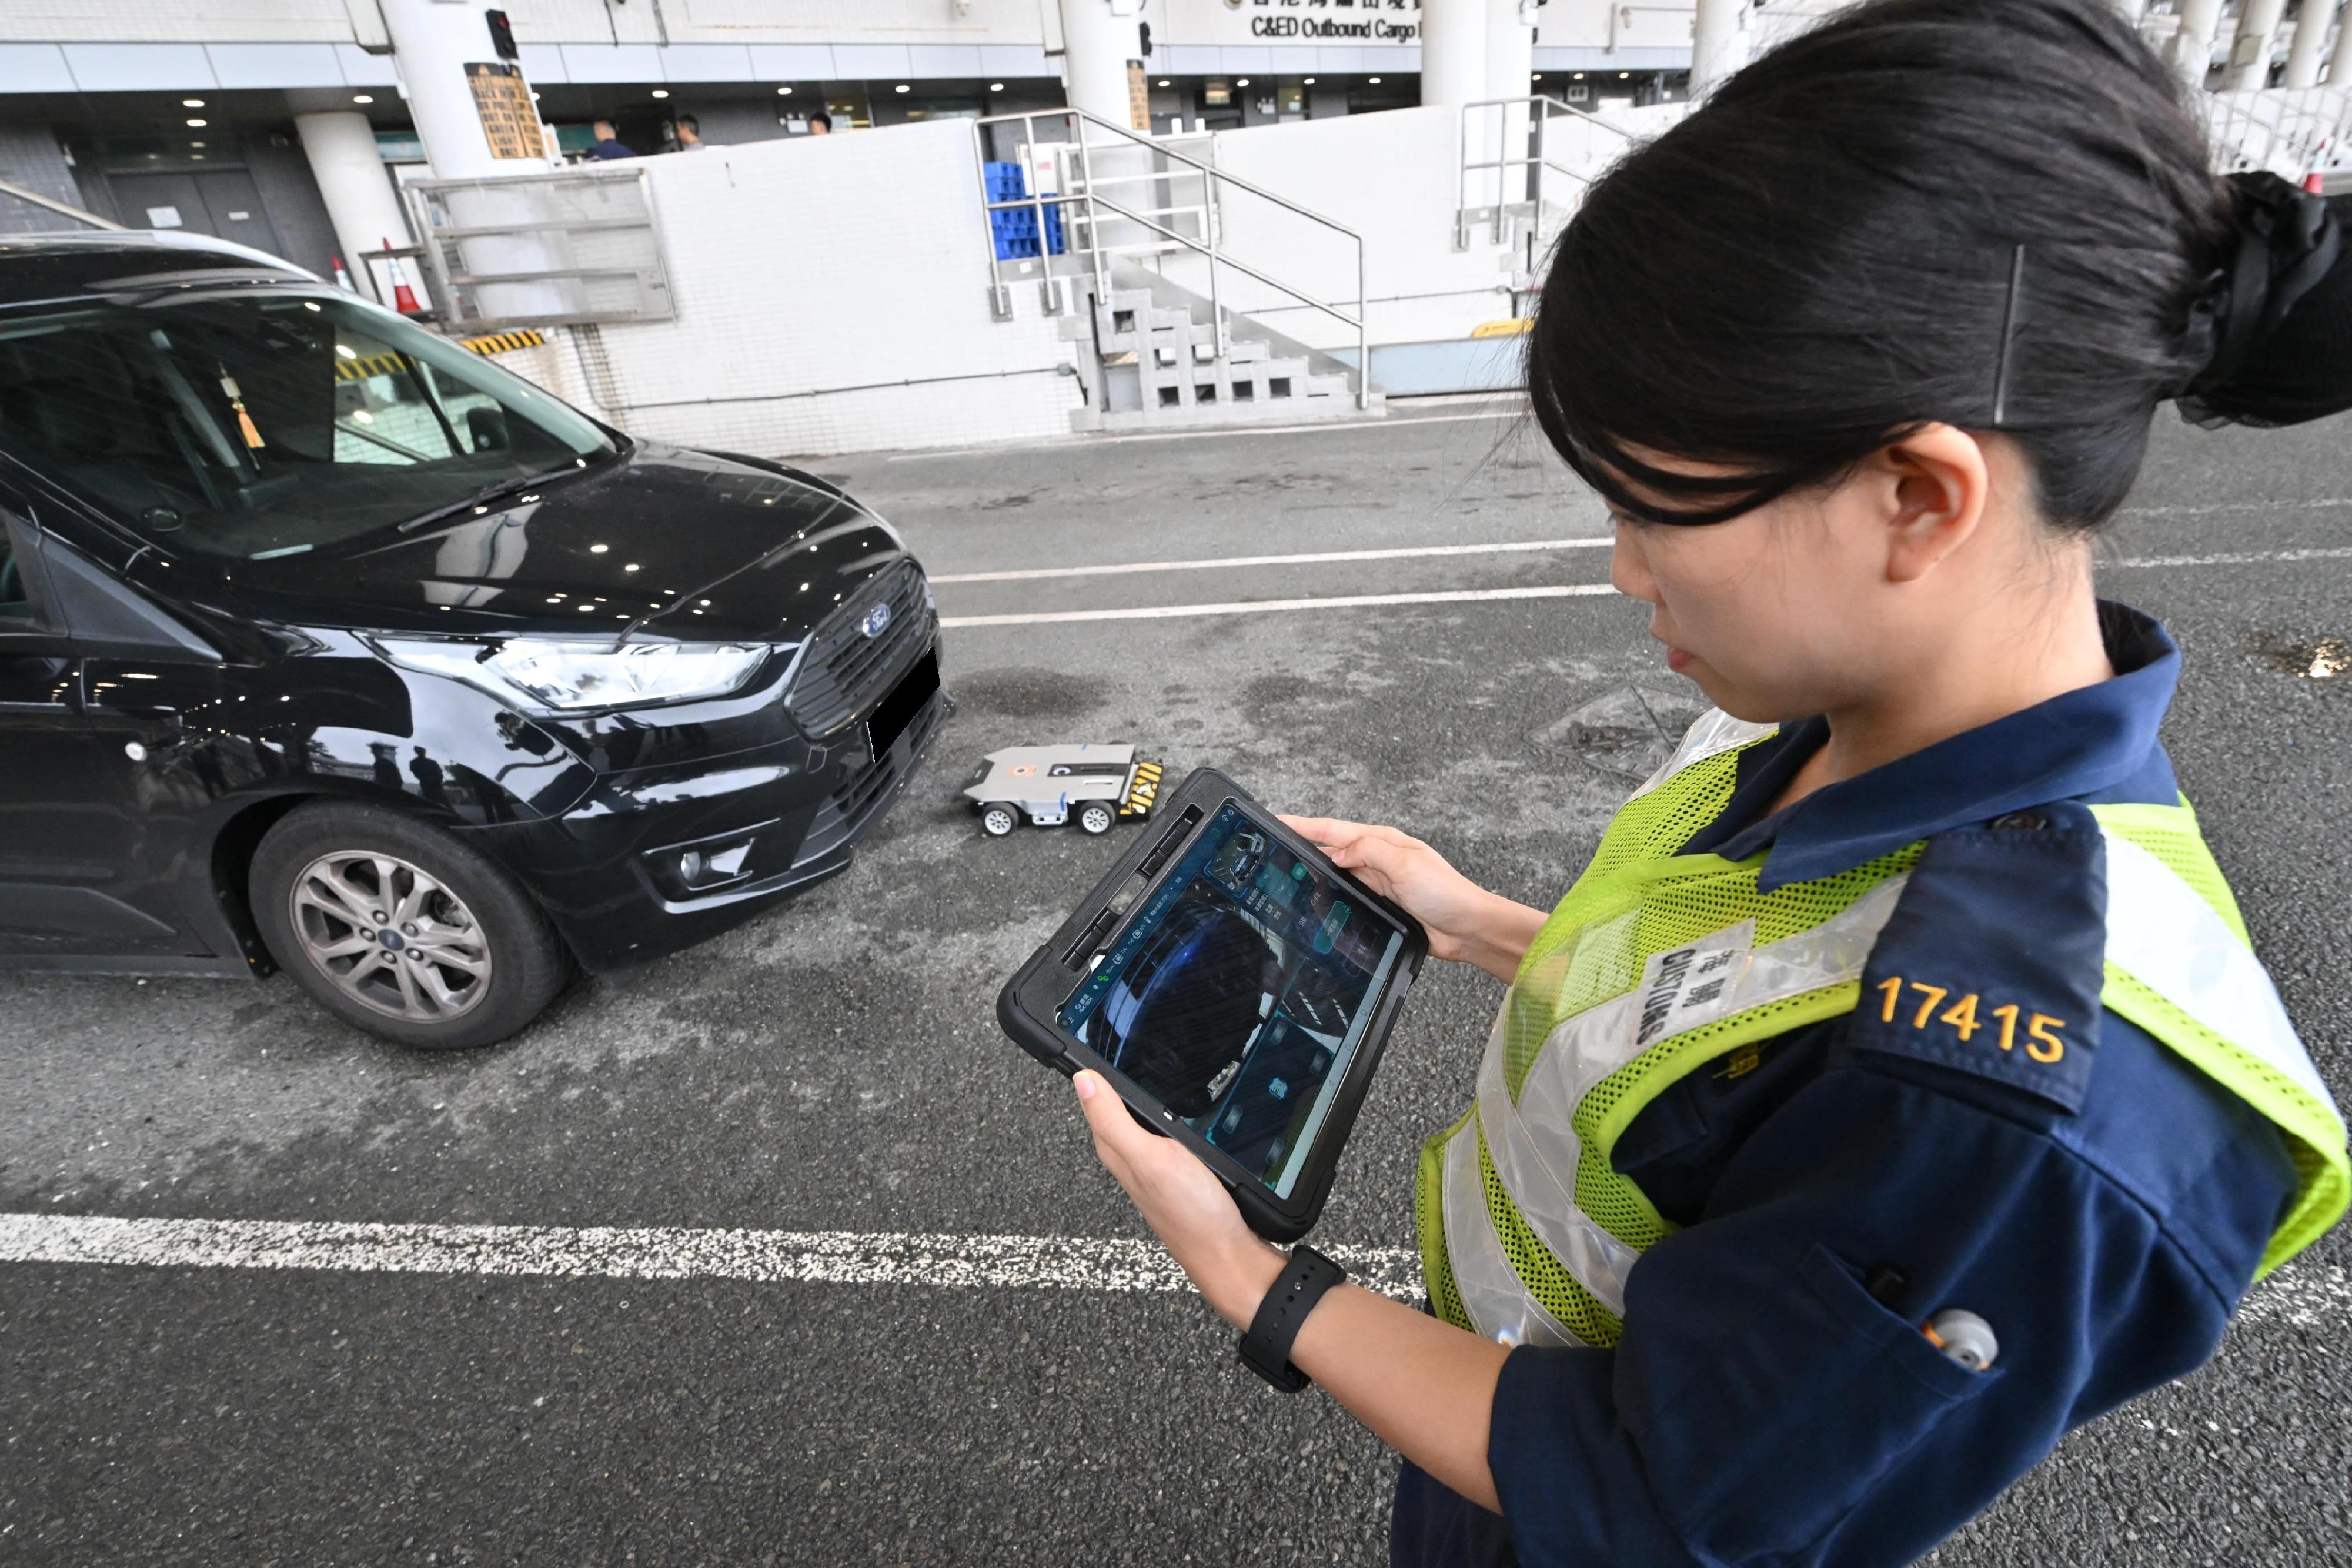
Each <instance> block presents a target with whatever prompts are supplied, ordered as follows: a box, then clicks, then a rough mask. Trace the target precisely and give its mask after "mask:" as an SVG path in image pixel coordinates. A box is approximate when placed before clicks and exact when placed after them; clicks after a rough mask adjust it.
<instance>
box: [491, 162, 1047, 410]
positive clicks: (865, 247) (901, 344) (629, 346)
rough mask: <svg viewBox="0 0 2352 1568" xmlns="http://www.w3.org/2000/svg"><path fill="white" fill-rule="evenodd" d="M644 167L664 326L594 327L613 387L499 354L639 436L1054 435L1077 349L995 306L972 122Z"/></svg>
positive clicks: (1026, 290) (1037, 323)
mask: <svg viewBox="0 0 2352 1568" xmlns="http://www.w3.org/2000/svg"><path fill="white" fill-rule="evenodd" d="M645 167H646V172H647V173H648V177H649V179H650V182H651V190H652V198H653V203H654V206H655V209H656V213H657V214H659V219H660V225H661V233H662V241H663V248H664V253H665V258H666V263H667V268H668V271H669V278H670V288H671V292H672V295H673V297H674V298H676V300H677V319H676V320H675V321H669V322H658V323H647V324H643V325H616V326H605V327H602V328H600V329H598V331H597V336H598V337H599V338H600V339H601V340H602V343H603V350H604V361H605V362H606V363H608V364H609V366H610V369H611V379H610V382H609V384H600V379H599V378H598V377H595V376H590V375H583V373H582V371H581V369H580V365H579V363H578V361H576V359H575V360H574V361H572V363H569V364H565V363H562V362H559V363H555V364H548V363H546V362H545V360H546V358H547V357H548V356H549V355H550V354H551V350H541V351H540V353H541V359H540V361H536V362H535V364H534V367H533V369H532V370H526V369H525V366H524V364H523V363H522V362H520V361H519V360H518V361H504V362H509V363H510V364H511V365H512V368H515V369H516V370H518V371H522V372H523V373H526V374H530V373H534V371H535V372H536V374H537V375H541V376H545V377H547V378H549V379H548V382H547V384H548V385H549V386H550V389H551V390H552V391H556V392H559V393H561V394H562V395H563V396H565V397H567V398H570V399H572V401H575V402H580V403H581V404H582V406H583V407H585V408H586V409H588V410H589V411H590V412H591V413H597V414H599V415H600V416H602V417H604V418H606V419H609V420H611V421H612V422H613V423H616V424H619V425H621V426H623V427H624V428H625V429H627V430H629V431H630V432H632V433H633V434H639V435H643V436H647V437H652V438H657V439H663V440H675V441H680V442H686V443H689V444H695V445H700V446H719V447H731V448H734V449H736V450H740V451H746V452H751V453H755V454H760V455H780V454H787V453H815V452H839V451H850V450H857V449H863V448H872V447H885V446H938V445H954V444H963V443H966V442H989V441H1003V440H1012V439H1017V438H1023V437H1033V436H1040V435H1057V434H1067V433H1068V431H1069V428H1070V424H1069V415H1070V413H1071V411H1072V410H1073V409H1075V408H1076V407H1078V406H1079V402H1080V397H1079V392H1078V381H1077V378H1076V377H1075V376H1073V375H1070V374H1067V373H1065V372H1064V371H1062V369H1061V367H1062V366H1063V365H1064V364H1066V363H1067V362H1068V361H1070V357H1071V352H1072V350H1071V347H1070V345H1067V344H1066V343H1064V342H1062V341H1061V340H1060V335H1059V332H1058V329H1057V325H1056V323H1055V321H1054V320H1053V319H1050V318H1046V317H1044V316H1042V315H1040V314H1039V313H1038V299H1037V290H1036V289H1035V287H1034V286H1032V287H1016V288H1015V289H1014V290H1013V295H1014V298H1015V302H1016V308H1017V309H1018V311H1019V315H1018V317H1017V318H1016V319H1014V320H1013V321H1009V322H1000V321H998V320H996V319H994V318H993V316H992V313H991V311H990V308H989V301H988V265H987V257H988V254H989V247H988V242H987V237H986V233H985V229H984V227H983V225H982V214H981V211H980V196H979V193H978V175H977V171H976V168H975V156H974V152H973V149H972V144H971V129H970V128H969V127H968V126H965V125H962V124H960V123H956V122H951V121H950V122H940V123H933V124H926V125H908V126H898V127H892V128H889V129H887V130H879V131H866V132H861V133H860V134H858V135H856V136H837V137H827V138H819V139H801V138H795V139H793V140H792V141H765V142H754V143H751V144H748V145H744V146H740V147H726V148H719V149H715V150H713V151H712V152H704V153H696V154H694V155H692V156H688V157H671V158H659V159H649V160H647V161H646V165H645ZM565 350H566V352H567V353H568V354H576V352H577V350H576V349H575V348H574V346H573V345H570V344H566V345H565ZM556 357H557V358H558V359H559V361H560V360H561V359H562V356H556ZM592 362H593V361H592Z"/></svg>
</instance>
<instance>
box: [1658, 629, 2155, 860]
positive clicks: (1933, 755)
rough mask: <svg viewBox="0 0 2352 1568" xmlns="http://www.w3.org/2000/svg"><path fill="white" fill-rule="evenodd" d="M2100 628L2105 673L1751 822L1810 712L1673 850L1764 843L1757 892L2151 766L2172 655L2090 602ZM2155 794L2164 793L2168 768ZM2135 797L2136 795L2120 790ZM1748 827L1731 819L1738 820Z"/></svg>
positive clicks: (1747, 851) (1807, 742) (1799, 756)
mask: <svg viewBox="0 0 2352 1568" xmlns="http://www.w3.org/2000/svg"><path fill="white" fill-rule="evenodd" d="M2099 631H2100V634H2101V635H2102V637H2103V638H2104V639H2105V643H2106V647H2107V657H2108V659H2109V661H2110V662H2112V663H2113V664H2114V665H2115V668H2116V674H2115V677H2114V678H2113V679H2112V680H2105V681H2101V682H2100V683H2099V684H2098V685H2095V686H2084V687H2083V688H2082V689H2080V690H2078V691H2072V692H2066V693H2063V694H2062V695H2058V696H2054V697H2052V698H2051V699H2050V700H2049V701H2048V702H2044V703H2037V704H2035V705H2034V706H2032V707H2030V708H2025V709H2022V710H2021V711H2020V712H2017V713H2013V714H2011V715H2009V716H2007V717H2006V718H2000V719H1996V720H1994V721H1993V722H1992V723H1990V724H1988V725H1983V726H1980V727H1978V728H1976V729H1971V730H1969V731H1967V732H1966V733H1964V734H1960V735H1956V736H1953V737H1951V738H1950V739H1948V740H1942V741H1938V742H1937V743H1936V744H1935V745H1933V746H1931V747H1927V749H1926V750H1924V751H1916V752H1913V753H1912V754H1911V755H1910V756H1908V757H1904V758H1897V759H1895V761H1893V762H1890V763H1888V764H1886V765H1885V767H1883V768H1872V769H1871V770H1870V771H1869V772H1867V773H1864V774H1859V775H1857V776H1855V777H1854V778H1852V779H1843V780H1841V781H1839V782H1838V783H1835V784H1831V785H1828V786H1825V787H1824V788H1822V789H1817V790H1815V791H1814V792H1813V793H1812V794H1811V795H1808V796H1806V797H1805V798H1804V799H1803V800H1800V801H1798V802H1797V803H1796V804H1795V805H1793V806H1790V808H1789V809H1788V810H1784V811H1776V812H1774V813H1773V814H1772V815H1770V816H1769V817H1764V818H1762V819H1761V820H1760V821H1759V820H1758V817H1757V813H1758V812H1759V811H1761V810H1764V809H1765V808H1766V807H1767V806H1769V804H1770V803H1771V801H1772V800H1773V799H1774V798H1775V797H1776V796H1778V795H1779V794H1780V791H1781V790H1782V789H1785V788H1786V787H1787V785H1788V782H1789V779H1790V776H1791V775H1793V774H1794V773H1795V772H1796V771H1797V769H1798V768H1801V767H1802V766H1803V765H1804V762H1805V759H1806V758H1809V757H1811V756H1812V754H1813V753H1814V752H1815V751H1817V750H1819V749H1820V748H1821V746H1822V742H1823V741H1825V740H1826V739H1828V737H1829V725H1828V723H1827V721H1825V720H1823V719H1820V718H1809V719H1803V720H1801V721H1799V722H1798V723H1795V724H1791V725H1789V726H1787V727H1784V728H1782V730H1781V731H1780V735H1779V736H1777V737H1774V738H1773V739H1772V740H1770V741H1768V742H1767V743H1765V744H1764V745H1762V746H1758V747H1750V748H1749V749H1748V751H1746V752H1744V753H1742V754H1741V756H1740V768H1739V781H1738V787H1737V788H1736V789H1734V790H1733V791H1732V796H1731V799H1730V800H1729V801H1727V803H1726V804H1725V806H1724V809H1723V811H1722V812H1721V814H1720V815H1718V816H1717V818H1716V820H1715V821H1713V822H1711V823H1709V824H1708V825H1707V826H1706V827H1704V828H1702V829H1700V830H1699V831H1697V832H1696V834H1694V835H1693V836H1692V838H1691V840H1690V841H1689V842H1688V843H1686V844H1685V845H1684V846H1683V850H1682V852H1683V853H1685V854H1717V855H1721V856H1723V857H1724V858H1725V859H1726V860H1735V861H1737V860H1746V859H1748V857H1749V856H1751V855H1754V854H1756V853H1758V852H1760V851H1767V850H1769V852H1770V853H1769V856H1768V858H1767V859H1766V861H1765V862H1764V869H1763V872H1762V873H1761V874H1760V875H1759V877H1758V879H1757V885H1758V888H1759V891H1761V892H1766V893H1769V892H1770V891H1771V890H1772V889H1774V888H1776V887H1780V886H1782V885H1784V884H1786V883H1792V882H1811V881H1812V880H1814V879H1815V878H1817V877H1824V876H1835V875H1836V874H1837V873H1840V872H1844V871H1851V870H1853V868H1854V867H1855V866H1858V865H1861V864H1862V863H1863V862H1865V861H1870V860H1874V859H1876V858H1877V857H1878V856H1880V855H1883V854H1887V853H1890V852H1893V851H1895V850H1898V849H1901V848H1902V847H1903V846H1904V845H1906V844H1911V843H1916V842H1918V841H1920V840H1921V839H1924V838H1927V837H1929V836H1930V835H1932V834H1936V833H1940V832H1943V831H1947V830H1948V829H1951V828H1957V827H1960V826H1963V825H1965V824H1967V823H1969V822H1980V821H1986V820H1987V819H1989V818H1992V817H1998V816H2000V814H2001V813H2002V812H2004V811H2015V810H2022V809H2023V808H2025V807H2028V806H2039V805H2046V804H2048V803H2050V802H2052V801H2054V800H2075V799H2079V798H2082V797H2084V796H2104V795H2105V794H2106V793H2107V792H2109V791H2111V790H2114V789H2116V787H2117V786H2118V785H2122V784H2124V783H2126V781H2128V780H2133V779H2134V776H2135V775H2138V774H2142V773H2144V772H2146V771H2147V770H2148V769H2149V768H2150V767H2151V764H2152V763H2156V764H2161V763H2162V754H2161V752H2160V751H2159V749H2158V746H2157V738H2156V733H2157V727H2158V725H2159V724H2160V723H2161V722H2162V721H2163V718H2164V712H2165V709H2166V708H2167V707H2168V706H2170V705H2171V702H2172V688H2173V685H2174V683H2175V682H2176V681H2177V680H2178V679H2179V674H2180V650H2179V648H2178V647H2176V646H2175V645H2174V643H2173V641H2172V638H2171V636H2170V634H2169V633H2168V632H2166V631H2165V629H2164V628H2163V626H2162V625H2161V624H2159V623H2158V622H2156V621H2155V620H2154V619H2153V618H2151V617H2149V616H2147V615H2143V614H2141V613H2140V612H2138V611H2137V610H2134V609H2132V608H2130V607H2129V606H2127V605H2122V604H2116V603H2112V602H2109V601H2105V600H2102V601H2100V603H2099ZM2159 770H2160V771H2161V772H2162V773H2163V774H2164V779H2163V790H2162V793H2161V794H2160V795H2159V796H2158V798H2159V799H2164V800H2169V799H2170V798H2171V797H2170V793H2169V790H2170V768H2169V766H2168V765H2165V766H2162V767H2161V768H2160V769H2159ZM2132 793H2134V794H2135V795H2137V794H2138V793H2140V791H2137V790H2135V791H2132ZM1743 823H1745V824H1748V825H1746V826H1742V825H1741V824H1743Z"/></svg>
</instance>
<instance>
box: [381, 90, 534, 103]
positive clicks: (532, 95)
mask: <svg viewBox="0 0 2352 1568" xmlns="http://www.w3.org/2000/svg"><path fill="white" fill-rule="evenodd" d="M530 96H531V97H533V98H537V97H538V96H539V94H537V93H532V94H531V95H530ZM374 101H375V98H374V96H373V94H370V93H364V92H355V93H353V94H352V102H353V103H373V102H374Z"/></svg>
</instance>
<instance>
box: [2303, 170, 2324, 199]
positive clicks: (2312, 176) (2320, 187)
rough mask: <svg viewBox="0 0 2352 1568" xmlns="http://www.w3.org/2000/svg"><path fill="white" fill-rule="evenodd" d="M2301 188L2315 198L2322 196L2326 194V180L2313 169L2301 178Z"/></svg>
mask: <svg viewBox="0 0 2352 1568" xmlns="http://www.w3.org/2000/svg"><path fill="white" fill-rule="evenodd" d="M2303 188H2304V189H2305V190H2306V191H2309V192H2310V193H2312V194H2313V195H2315V196H2324V195H2326V194H2327V181H2326V177H2325V176H2324V175H2322V174H2321V173H2320V172H2319V171H2318V170H2316V169H2314V170H2313V171H2312V172H2310V173H2308V174H2305V176H2304V177H2303Z"/></svg>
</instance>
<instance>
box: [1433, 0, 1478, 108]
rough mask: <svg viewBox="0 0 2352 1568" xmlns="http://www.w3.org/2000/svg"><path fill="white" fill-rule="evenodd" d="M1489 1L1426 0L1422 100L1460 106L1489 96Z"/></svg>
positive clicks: (1454, 106)
mask: <svg viewBox="0 0 2352 1568" xmlns="http://www.w3.org/2000/svg"><path fill="white" fill-rule="evenodd" d="M1487 3H1488V0H1422V5H1421V101H1422V102H1423V104H1424V105H1427V104H1436V105H1439V106H1442V107H1444V108H1448V109H1459V108H1461V107H1462V106H1463V105H1464V104H1465V103H1475V102H1476V101H1477V100H1478V99H1482V98H1485V97H1486V7H1487Z"/></svg>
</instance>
